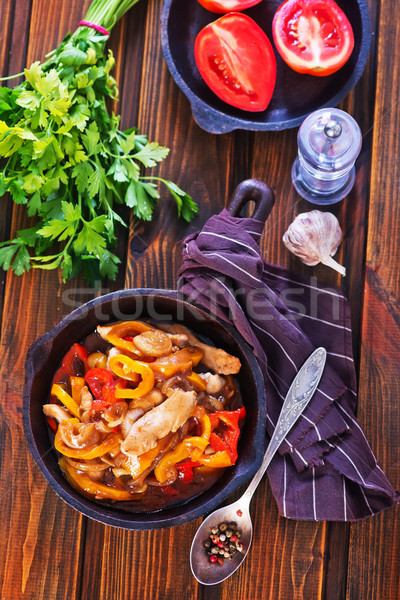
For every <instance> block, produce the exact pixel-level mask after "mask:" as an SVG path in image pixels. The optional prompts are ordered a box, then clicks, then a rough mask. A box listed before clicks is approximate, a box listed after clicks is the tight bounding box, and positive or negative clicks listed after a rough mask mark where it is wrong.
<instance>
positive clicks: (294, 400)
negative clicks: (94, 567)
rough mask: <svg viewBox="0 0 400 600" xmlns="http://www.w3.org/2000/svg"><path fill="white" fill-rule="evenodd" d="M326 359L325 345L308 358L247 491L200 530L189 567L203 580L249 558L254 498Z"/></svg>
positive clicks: (214, 579) (223, 575) (213, 579)
mask: <svg viewBox="0 0 400 600" xmlns="http://www.w3.org/2000/svg"><path fill="white" fill-rule="evenodd" d="M325 362H326V350H325V348H317V350H315V351H314V352H313V353H312V354H311V356H310V357H309V358H308V359H307V360H306V362H305V363H304V365H303V366H302V367H301V369H300V370H299V372H298V373H297V375H296V377H295V378H294V380H293V383H292V385H291V386H290V389H289V391H288V393H287V395H286V398H285V401H284V403H283V406H282V410H281V413H280V415H279V419H278V422H277V424H276V427H275V430H274V433H273V435H272V437H271V440H270V442H269V444H268V447H267V450H266V452H265V454H264V459H263V462H262V464H261V467H260V468H259V470H258V471H257V473H256V474H255V475H254V477H253V479H252V480H251V482H250V485H249V486H248V488H247V490H246V491H245V493H244V494H243V495H242V496H241V497H240V498H239V500H237V501H236V502H234V503H233V504H229V505H228V506H223V507H222V508H219V509H217V510H216V511H214V512H213V513H211V514H210V515H209V516H208V517H207V518H206V519H205V520H204V521H203V523H202V524H201V525H200V527H199V529H198V530H197V533H196V535H195V536H194V538H193V542H192V547H191V549H190V567H191V569H192V573H193V575H194V576H195V577H196V579H197V580H198V581H199V582H200V583H203V584H204V585H214V584H217V583H221V581H224V579H227V578H228V577H230V576H231V575H232V573H234V572H235V571H236V569H238V568H239V567H240V565H241V564H242V562H243V561H244V559H245V558H246V555H247V553H248V551H249V549H250V545H251V540H252V537H253V525H252V522H251V517H250V512H249V506H250V501H251V498H252V496H253V494H254V492H255V490H256V488H257V486H258V484H259V483H260V481H261V479H262V477H263V475H264V473H265V471H266V470H267V468H268V465H269V464H270V462H271V460H272V458H273V457H274V455H275V453H276V451H277V450H278V448H279V446H280V445H281V443H282V442H283V440H284V439H285V437H286V435H287V434H288V433H289V431H290V429H291V428H292V427H293V425H294V424H295V423H296V421H297V419H298V418H299V416H300V415H301V413H302V412H303V410H304V409H305V408H306V406H307V405H308V403H309V402H310V400H311V398H312V397H313V395H314V392H315V391H316V389H317V387H318V384H319V381H320V379H321V376H322V373H323V370H324V367H325Z"/></svg>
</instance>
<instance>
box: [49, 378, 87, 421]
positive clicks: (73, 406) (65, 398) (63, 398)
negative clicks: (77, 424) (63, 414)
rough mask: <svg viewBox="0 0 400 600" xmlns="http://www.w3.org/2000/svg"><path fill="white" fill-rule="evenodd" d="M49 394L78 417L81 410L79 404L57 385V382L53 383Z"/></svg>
mask: <svg viewBox="0 0 400 600" xmlns="http://www.w3.org/2000/svg"><path fill="white" fill-rule="evenodd" d="M50 394H51V395H52V396H55V397H56V398H57V400H59V401H60V402H61V403H62V404H64V406H65V408H66V409H67V410H68V411H69V412H70V413H71V414H72V415H74V417H77V418H78V419H79V418H80V416H81V412H80V410H79V406H78V405H77V403H76V402H75V400H74V399H73V398H72V397H71V396H70V395H69V394H68V393H67V392H66V391H65V390H64V389H63V388H62V387H61V386H60V385H58V383H53V385H52V387H51V392H50Z"/></svg>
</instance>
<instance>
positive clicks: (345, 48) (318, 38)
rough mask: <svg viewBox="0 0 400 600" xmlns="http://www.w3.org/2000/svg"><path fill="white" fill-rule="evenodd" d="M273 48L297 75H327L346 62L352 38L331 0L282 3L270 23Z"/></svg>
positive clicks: (352, 41) (336, 6) (290, 0)
mask: <svg viewBox="0 0 400 600" xmlns="http://www.w3.org/2000/svg"><path fill="white" fill-rule="evenodd" d="M272 33H273V36H274V42H275V45H276V48H277V50H278V52H279V54H280V55H281V57H282V58H283V60H284V61H285V62H286V63H287V64H288V65H289V67H291V68H292V69H294V70H295V71H298V72H299V73H310V74H311V75H318V76H324V75H330V74H331V73H334V72H335V71H337V70H338V69H340V68H341V67H342V66H343V65H344V64H345V63H346V61H347V60H348V59H349V57H350V54H351V53H352V51H353V48H354V35H353V30H352V28H351V25H350V23H349V20H348V19H347V17H346V15H345V14H344V12H343V11H342V10H341V9H340V8H339V6H338V5H337V4H336V2H334V1H333V0H286V2H284V3H283V4H282V5H281V6H280V7H279V8H278V10H277V12H276V13H275V16H274V20H273V22H272Z"/></svg>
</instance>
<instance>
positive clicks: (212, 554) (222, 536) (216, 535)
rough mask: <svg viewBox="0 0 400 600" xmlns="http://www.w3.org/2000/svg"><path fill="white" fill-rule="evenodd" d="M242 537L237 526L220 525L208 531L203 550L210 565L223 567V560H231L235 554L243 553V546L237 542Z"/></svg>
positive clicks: (233, 524)
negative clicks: (208, 534)
mask: <svg viewBox="0 0 400 600" xmlns="http://www.w3.org/2000/svg"><path fill="white" fill-rule="evenodd" d="M241 536H242V532H241V531H240V529H237V524H236V523H234V522H232V523H220V524H219V525H218V527H213V528H212V529H211V531H210V536H209V539H208V540H206V541H205V542H204V548H205V550H206V552H207V554H208V556H209V558H210V562H211V563H215V564H219V565H223V564H224V560H232V557H233V555H234V554H235V553H236V552H244V551H245V546H244V544H243V543H242V542H240V541H239V538H240V537H241Z"/></svg>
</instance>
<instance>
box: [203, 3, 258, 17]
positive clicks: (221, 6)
mask: <svg viewBox="0 0 400 600" xmlns="http://www.w3.org/2000/svg"><path fill="white" fill-rule="evenodd" d="M198 1H199V2H200V4H201V5H202V6H204V8H206V9H207V10H209V11H211V12H213V13H218V14H221V15H222V14H224V13H228V12H233V11H237V10H246V8H250V7H251V6H255V5H256V4H259V3H260V2H261V0H198Z"/></svg>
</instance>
